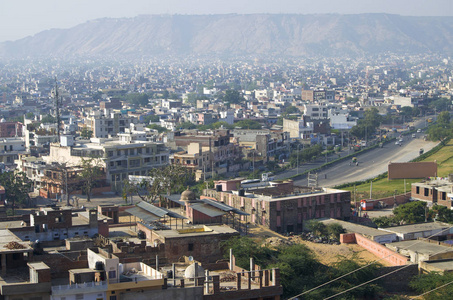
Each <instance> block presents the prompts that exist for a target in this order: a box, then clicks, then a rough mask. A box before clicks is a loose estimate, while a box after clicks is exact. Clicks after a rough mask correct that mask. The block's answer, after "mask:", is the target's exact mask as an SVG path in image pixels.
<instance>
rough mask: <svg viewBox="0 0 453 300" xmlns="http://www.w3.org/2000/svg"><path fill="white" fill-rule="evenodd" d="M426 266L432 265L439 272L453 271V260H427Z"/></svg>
mask: <svg viewBox="0 0 453 300" xmlns="http://www.w3.org/2000/svg"><path fill="white" fill-rule="evenodd" d="M423 263H424V264H427V265H430V266H432V267H433V268H436V269H438V270H442V271H447V272H448V271H453V259H443V260H433V261H429V260H425V261H424V262H423Z"/></svg>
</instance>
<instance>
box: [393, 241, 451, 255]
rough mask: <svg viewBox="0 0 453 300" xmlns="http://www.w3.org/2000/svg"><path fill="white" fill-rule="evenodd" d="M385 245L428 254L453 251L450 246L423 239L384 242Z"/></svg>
mask: <svg viewBox="0 0 453 300" xmlns="http://www.w3.org/2000/svg"><path fill="white" fill-rule="evenodd" d="M386 246H387V247H390V248H395V249H401V250H409V251H414V252H418V253H423V254H430V255H435V254H440V253H444V252H453V248H452V247H447V246H442V245H437V244H434V243H429V242H425V241H423V240H417V241H414V240H410V241H402V242H395V243H390V244H386Z"/></svg>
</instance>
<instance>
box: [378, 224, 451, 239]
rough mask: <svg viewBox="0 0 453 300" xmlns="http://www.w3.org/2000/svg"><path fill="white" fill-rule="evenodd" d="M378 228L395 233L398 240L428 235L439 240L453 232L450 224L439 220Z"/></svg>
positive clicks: (426, 236)
mask: <svg viewBox="0 0 453 300" xmlns="http://www.w3.org/2000/svg"><path fill="white" fill-rule="evenodd" d="M379 230H382V231H386V232H391V233H394V234H396V236H397V237H398V240H400V241H405V240H413V239H418V238H428V237H430V238H432V239H434V240H439V238H441V237H447V236H448V237H450V236H451V235H452V234H453V228H451V226H449V225H447V224H442V223H439V222H430V223H420V224H412V225H403V226H394V227H387V228H380V229H379Z"/></svg>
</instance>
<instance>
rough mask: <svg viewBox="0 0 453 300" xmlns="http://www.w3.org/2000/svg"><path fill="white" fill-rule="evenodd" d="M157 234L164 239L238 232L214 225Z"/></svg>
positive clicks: (162, 231)
mask: <svg viewBox="0 0 453 300" xmlns="http://www.w3.org/2000/svg"><path fill="white" fill-rule="evenodd" d="M155 233H156V234H158V235H160V236H162V237H164V238H180V237H190V236H201V235H218V234H234V233H237V231H236V230H234V229H233V228H231V227H229V226H226V225H214V226H194V227H190V228H184V229H171V230H155Z"/></svg>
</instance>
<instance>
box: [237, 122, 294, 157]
mask: <svg viewBox="0 0 453 300" xmlns="http://www.w3.org/2000/svg"><path fill="white" fill-rule="evenodd" d="M233 135H234V137H235V138H237V139H238V143H239V145H240V146H242V147H245V148H246V149H252V150H254V151H255V152H256V155H257V156H259V157H261V158H262V159H263V161H265V162H267V161H269V157H272V156H278V155H281V154H288V152H289V150H290V149H289V148H290V136H289V132H286V131H272V130H269V129H235V130H234V131H233Z"/></svg>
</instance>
